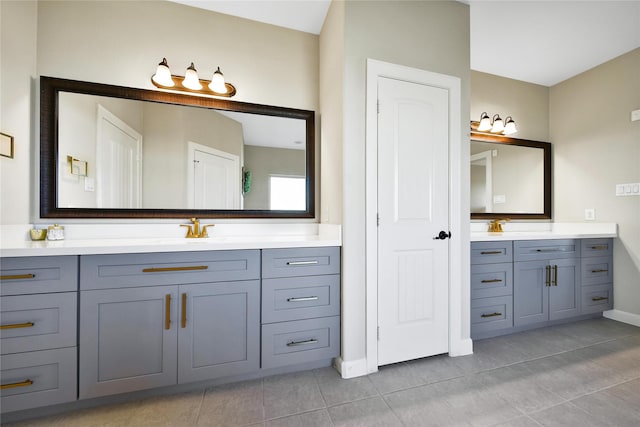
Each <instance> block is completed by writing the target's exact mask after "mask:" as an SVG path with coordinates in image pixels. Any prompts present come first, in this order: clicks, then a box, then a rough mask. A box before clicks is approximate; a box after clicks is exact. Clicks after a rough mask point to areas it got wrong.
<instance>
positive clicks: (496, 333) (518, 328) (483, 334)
mask: <svg viewBox="0 0 640 427" xmlns="http://www.w3.org/2000/svg"><path fill="white" fill-rule="evenodd" d="M599 317H602V312H598V313H593V314H585V315H581V316H575V317H572V318H570V319H560V320H551V321H548V322H539V323H534V324H531V325H525V326H516V327H513V328H509V329H500V330H496V331H487V332H479V333H474V334H473V335H472V337H471V339H473V340H483V339H486V338H493V337H498V336H501V335H511V334H517V333H518V332H525V331H531V330H533V329H540V328H546V327H547V326H555V325H562V324H564V323H572V322H577V321H580V320H588V319H597V318H599Z"/></svg>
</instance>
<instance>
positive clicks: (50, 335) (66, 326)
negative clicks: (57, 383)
mask: <svg viewBox="0 0 640 427" xmlns="http://www.w3.org/2000/svg"><path fill="white" fill-rule="evenodd" d="M77 300H78V294H77V293H76V292H63V293H56V294H46V295H19V296H8V297H0V309H1V312H0V324H1V325H2V329H1V330H0V345H1V349H2V354H9V353H19V352H24V351H34V350H45V349H50V348H61V347H71V346H75V345H76V330H77V321H78V319H77V312H78V311H77V306H78V304H77Z"/></svg>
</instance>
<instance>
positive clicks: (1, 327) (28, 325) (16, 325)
mask: <svg viewBox="0 0 640 427" xmlns="http://www.w3.org/2000/svg"><path fill="white" fill-rule="evenodd" d="M33 325H35V323H33V322H26V323H14V324H13V325H0V330H2V331H4V330H5V329H20V328H31V327H32V326H33Z"/></svg>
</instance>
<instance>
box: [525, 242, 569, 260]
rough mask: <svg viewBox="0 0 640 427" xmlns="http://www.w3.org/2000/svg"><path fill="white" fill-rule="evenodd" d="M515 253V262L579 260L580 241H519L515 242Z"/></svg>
mask: <svg viewBox="0 0 640 427" xmlns="http://www.w3.org/2000/svg"><path fill="white" fill-rule="evenodd" d="M513 252H514V255H513V256H514V260H515V261H538V260H547V259H563V258H579V257H580V241H579V240H574V239H562V240H517V241H515V242H513Z"/></svg>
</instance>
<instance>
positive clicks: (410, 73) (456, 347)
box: [365, 58, 473, 373]
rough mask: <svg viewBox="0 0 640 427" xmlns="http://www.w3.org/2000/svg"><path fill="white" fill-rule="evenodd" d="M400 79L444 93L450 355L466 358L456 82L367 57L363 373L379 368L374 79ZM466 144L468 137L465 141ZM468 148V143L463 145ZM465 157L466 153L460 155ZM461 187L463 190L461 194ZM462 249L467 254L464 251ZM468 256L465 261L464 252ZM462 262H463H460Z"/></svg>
mask: <svg viewBox="0 0 640 427" xmlns="http://www.w3.org/2000/svg"><path fill="white" fill-rule="evenodd" d="M379 77H386V78H390V79H396V80H403V81H407V82H412V83H417V84H424V85H429V86H434V87H439V88H442V89H446V90H447V91H448V92H449V180H448V181H449V226H450V230H451V234H452V238H451V239H450V240H449V355H450V356H461V355H465V354H471V353H472V352H473V345H472V341H471V338H470V305H471V301H470V284H469V283H470V278H469V274H470V266H469V262H468V260H469V255H468V253H469V235H468V232H469V222H470V220H469V204H468V203H464V197H467V198H468V196H469V191H468V186H469V184H468V183H464V178H465V177H467V178H468V177H469V172H468V171H463V170H462V165H463V164H465V165H467V169H468V165H469V160H468V159H469V154H468V148H467V151H466V152H463V150H462V144H463V141H462V138H463V135H462V121H461V120H462V118H461V108H462V98H461V81H460V78H458V77H454V76H448V75H445V74H439V73H434V72H430V71H425V70H420V69H417V68H411V67H406V66H403V65H397V64H392V63H388V62H382V61H378V60H374V59H370V58H367V82H366V138H365V165H366V166H365V169H366V172H365V199H366V213H365V236H366V249H365V251H366V253H365V259H366V272H365V277H366V319H365V324H366V334H365V340H366V343H365V348H366V364H367V366H366V373H373V372H376V371H377V370H378V336H377V332H378V237H377V236H378V226H377V213H378V78H379ZM465 139H466V140H467V141H468V134H467V138H465ZM467 145H468V144H467ZM465 153H466V155H464V154H465ZM465 189H466V191H464V190H465ZM465 251H466V252H465ZM465 253H466V254H467V256H466V257H465V256H464V254H465ZM465 260H466V262H465Z"/></svg>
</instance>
